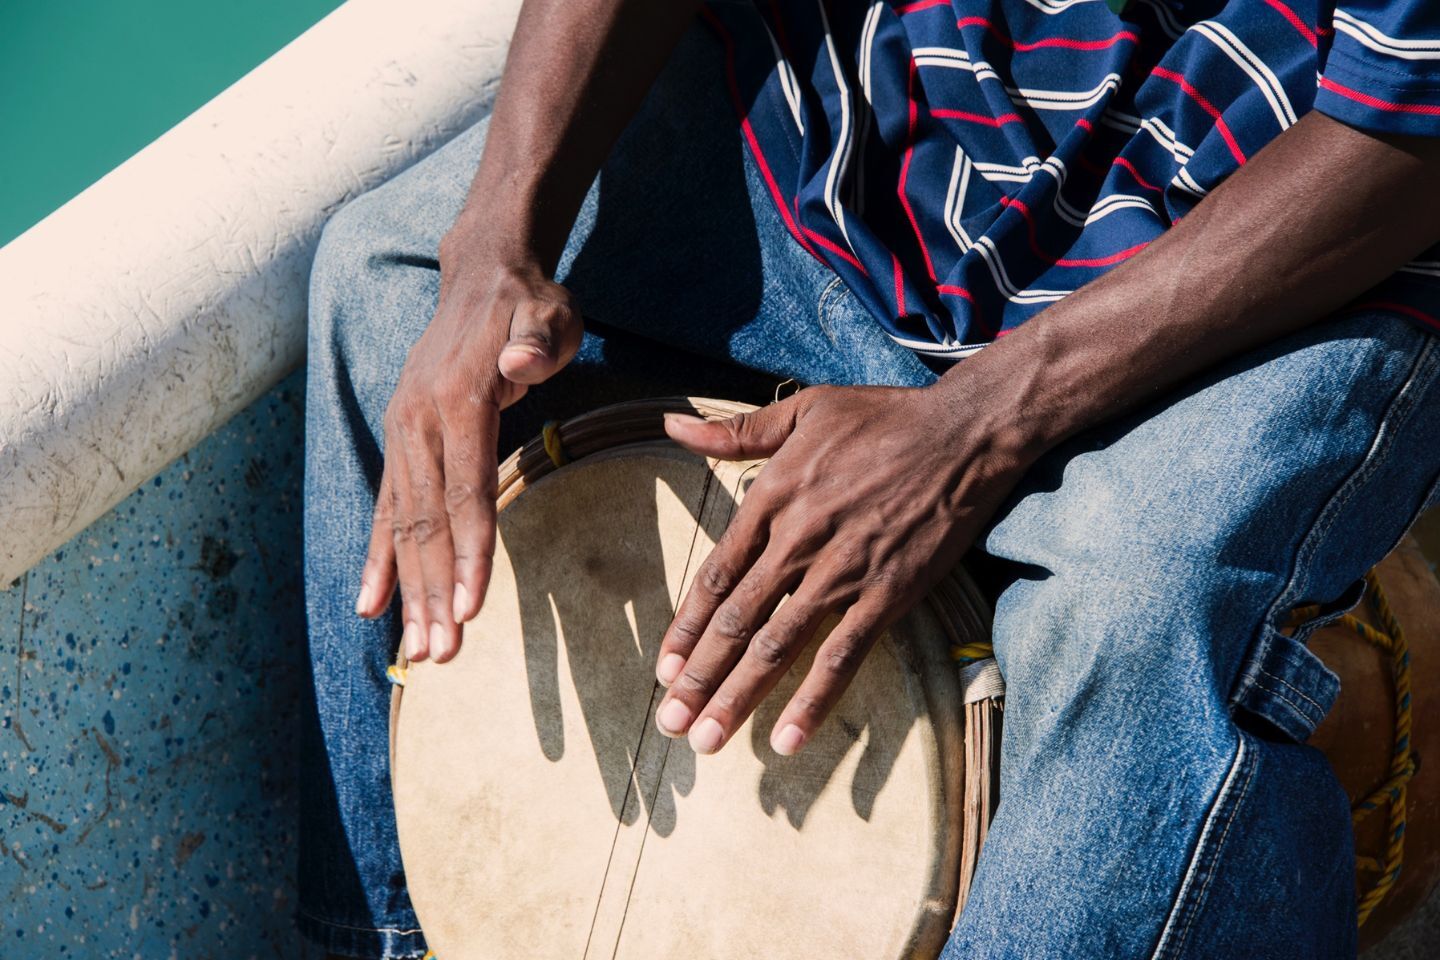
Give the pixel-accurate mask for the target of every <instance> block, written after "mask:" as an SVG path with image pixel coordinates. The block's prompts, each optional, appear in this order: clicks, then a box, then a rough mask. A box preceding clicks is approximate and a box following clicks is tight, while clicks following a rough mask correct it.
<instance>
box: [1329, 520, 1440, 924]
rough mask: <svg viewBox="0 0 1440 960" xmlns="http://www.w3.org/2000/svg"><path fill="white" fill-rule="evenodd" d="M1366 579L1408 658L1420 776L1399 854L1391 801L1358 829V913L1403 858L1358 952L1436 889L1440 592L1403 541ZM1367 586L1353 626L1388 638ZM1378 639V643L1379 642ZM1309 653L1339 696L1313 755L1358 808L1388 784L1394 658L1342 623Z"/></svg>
mask: <svg viewBox="0 0 1440 960" xmlns="http://www.w3.org/2000/svg"><path fill="white" fill-rule="evenodd" d="M1372 578H1373V581H1374V583H1378V585H1379V587H1380V590H1379V593H1380V594H1381V595H1382V596H1383V598H1384V599H1385V600H1386V601H1388V605H1389V608H1390V610H1391V611H1392V613H1393V620H1394V622H1396V623H1398V624H1399V626H1400V627H1401V629H1402V632H1403V634H1404V637H1405V640H1406V644H1407V648H1408V652H1409V670H1408V674H1409V679H1408V686H1409V690H1410V717H1409V722H1410V754H1411V759H1412V760H1414V761H1416V763H1417V765H1418V768H1417V769H1416V771H1415V773H1414V775H1413V776H1412V777H1410V778H1409V779H1408V781H1405V779H1404V778H1403V777H1401V778H1400V781H1401V782H1403V786H1404V795H1403V797H1404V804H1405V809H1404V833H1403V846H1401V847H1399V848H1398V850H1395V848H1392V846H1391V843H1390V837H1391V834H1392V832H1393V823H1394V821H1393V819H1392V816H1393V814H1392V810H1391V808H1390V804H1389V799H1390V798H1389V796H1388V795H1386V796H1384V797H1383V798H1382V799H1381V802H1380V803H1378V804H1377V805H1376V807H1375V809H1373V810H1370V811H1368V812H1366V813H1364V814H1363V815H1362V816H1360V817H1359V819H1358V820H1357V822H1356V825H1355V848H1356V853H1357V854H1358V855H1359V857H1360V865H1359V868H1358V869H1357V871H1356V881H1357V885H1358V889H1359V894H1360V897H1361V904H1362V909H1363V907H1364V906H1365V904H1366V898H1367V896H1370V895H1371V891H1372V890H1374V889H1375V887H1376V884H1378V883H1379V882H1381V880H1382V878H1383V877H1384V876H1385V874H1386V873H1387V872H1388V870H1389V869H1390V867H1389V865H1388V864H1387V863H1386V859H1387V855H1390V854H1391V853H1392V852H1398V853H1399V854H1400V855H1401V858H1402V862H1401V864H1400V873H1399V876H1398V877H1397V878H1396V880H1395V882H1394V884H1393V886H1391V887H1390V888H1389V890H1388V892H1385V893H1384V896H1383V897H1380V898H1374V899H1375V900H1376V901H1377V902H1375V905H1374V907H1373V908H1372V909H1371V910H1370V912H1369V916H1368V919H1366V920H1365V922H1364V923H1363V924H1362V926H1361V927H1360V943H1361V948H1362V949H1364V948H1365V947H1368V946H1370V945H1372V944H1374V943H1377V942H1379V940H1380V938H1381V937H1383V936H1384V935H1385V934H1386V933H1387V932H1389V931H1390V930H1391V929H1392V928H1394V926H1395V925H1396V924H1397V923H1399V921H1400V920H1401V919H1403V918H1404V917H1405V916H1406V915H1407V914H1409V913H1410V912H1411V911H1413V910H1414V909H1415V908H1416V907H1417V906H1419V905H1420V904H1421V903H1423V902H1424V901H1425V900H1426V899H1427V898H1428V897H1429V896H1430V894H1431V893H1432V892H1433V891H1434V890H1435V886H1436V881H1437V879H1440V647H1437V646H1436V644H1437V642H1440V582H1437V581H1436V579H1435V575H1434V573H1432V572H1431V570H1430V567H1429V565H1428V564H1427V563H1426V560H1425V557H1424V556H1423V555H1422V554H1421V553H1420V549H1419V547H1418V546H1417V545H1416V543H1415V541H1414V540H1413V539H1411V538H1410V537H1406V538H1405V539H1404V541H1402V542H1401V544H1400V546H1399V548H1397V549H1396V550H1395V551H1394V552H1393V553H1391V554H1390V556H1389V557H1387V558H1385V560H1383V561H1381V563H1380V564H1379V565H1378V566H1377V567H1376V568H1375V570H1374V572H1373V574H1372ZM1375 601H1376V590H1375V589H1374V586H1373V585H1372V587H1371V590H1370V591H1369V595H1368V596H1367V598H1366V599H1365V600H1364V601H1363V602H1362V603H1361V604H1360V605H1359V606H1358V607H1357V608H1356V609H1355V610H1354V611H1353V614H1354V616H1355V617H1356V618H1357V619H1359V620H1360V621H1362V622H1363V623H1365V624H1368V625H1369V626H1371V627H1372V628H1375V629H1377V630H1379V631H1382V632H1386V633H1389V632H1390V631H1391V630H1392V628H1393V624H1387V623H1386V621H1385V618H1384V617H1383V616H1382V615H1381V611H1380V610H1379V609H1378V608H1377V606H1376V602H1375ZM1377 639H1378V638H1377ZM1310 648H1311V649H1312V650H1314V651H1315V653H1316V654H1318V655H1319V656H1320V658H1321V659H1322V660H1324V661H1325V663H1326V664H1327V665H1328V666H1329V667H1330V669H1332V670H1334V671H1335V672H1336V673H1337V674H1339V676H1340V683H1341V686H1340V696H1339V698H1338V699H1337V700H1336V702H1335V706H1334V708H1333V709H1332V710H1331V711H1330V715H1329V716H1328V717H1326V718H1325V722H1324V723H1322V724H1321V725H1320V728H1319V729H1318V730H1316V731H1315V735H1314V736H1313V737H1312V738H1311V740H1310V742H1311V744H1312V745H1314V746H1316V747H1319V748H1320V749H1321V750H1323V751H1324V752H1325V755H1326V757H1328V758H1329V760H1330V763H1331V765H1332V766H1333V767H1334V768H1335V773H1336V775H1337V776H1338V777H1339V778H1340V782H1341V784H1342V785H1344V787H1345V791H1346V793H1347V794H1349V796H1350V801H1351V804H1352V805H1354V806H1357V807H1358V806H1359V805H1361V804H1362V802H1363V801H1365V800H1366V799H1367V798H1370V797H1371V796H1372V794H1374V793H1375V792H1376V791H1377V789H1378V788H1381V787H1382V786H1383V785H1385V784H1386V783H1387V781H1390V780H1392V766H1393V764H1392V754H1393V746H1394V743H1395V731H1396V724H1397V711H1396V698H1395V691H1396V681H1395V670H1394V667H1395V658H1394V657H1393V656H1392V654H1391V653H1390V652H1389V651H1387V650H1385V649H1382V648H1381V647H1380V646H1378V645H1377V644H1376V643H1372V642H1371V641H1370V640H1367V639H1366V638H1365V636H1363V635H1362V634H1361V632H1360V631H1359V630H1357V628H1356V627H1355V626H1354V625H1352V624H1347V623H1344V622H1339V623H1335V624H1332V625H1330V626H1327V627H1324V628H1322V629H1321V630H1319V631H1317V632H1316V633H1315V635H1314V637H1312V638H1311V640H1310Z"/></svg>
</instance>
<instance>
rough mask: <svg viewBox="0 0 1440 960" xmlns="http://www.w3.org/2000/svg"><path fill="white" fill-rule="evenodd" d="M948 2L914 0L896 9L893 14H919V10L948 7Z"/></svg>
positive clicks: (942, 0) (947, 0) (944, 0)
mask: <svg viewBox="0 0 1440 960" xmlns="http://www.w3.org/2000/svg"><path fill="white" fill-rule="evenodd" d="M948 6H950V0H915V2H914V3H907V4H905V5H904V6H903V7H896V8H895V13H896V14H898V15H899V16H902V17H903V16H905V15H906V14H907V13H919V12H920V11H921V10H929V9H931V8H933V7H948Z"/></svg>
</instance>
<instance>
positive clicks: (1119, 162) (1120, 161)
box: [1112, 157, 1165, 193]
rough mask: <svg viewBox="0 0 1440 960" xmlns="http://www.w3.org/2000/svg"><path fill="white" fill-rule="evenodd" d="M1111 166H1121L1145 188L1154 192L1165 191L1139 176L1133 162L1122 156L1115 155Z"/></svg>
mask: <svg viewBox="0 0 1440 960" xmlns="http://www.w3.org/2000/svg"><path fill="white" fill-rule="evenodd" d="M1112 166H1116V167H1123V168H1124V169H1125V170H1127V171H1129V173H1130V176H1132V177H1134V178H1135V182H1136V183H1138V184H1140V186H1141V187H1143V188H1144V189H1146V190H1154V191H1155V192H1156V193H1164V192H1165V191H1164V190H1161V189H1160V188H1159V187H1157V186H1155V184H1153V183H1151V182H1150V181H1148V180H1146V179H1145V178H1144V177H1142V176H1140V171H1139V170H1136V169H1135V164H1133V163H1131V162H1130V161H1129V160H1126V159H1125V158H1124V157H1116V158H1115V162H1114V163H1113V164H1112Z"/></svg>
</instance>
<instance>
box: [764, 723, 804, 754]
mask: <svg viewBox="0 0 1440 960" xmlns="http://www.w3.org/2000/svg"><path fill="white" fill-rule="evenodd" d="M804 745H805V731H803V730H801V729H800V728H799V727H797V726H795V724H793V723H787V724H785V726H784V727H783V728H782V729H781V731H780V732H779V733H777V734H775V736H773V737H771V738H770V749H772V750H774V751H775V752H776V753H778V754H780V756H782V757H790V756H794V755H795V752H796V751H797V750H799V749H800V748H801V747H803V746H804Z"/></svg>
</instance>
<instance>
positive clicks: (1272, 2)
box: [1265, 0, 1319, 47]
mask: <svg viewBox="0 0 1440 960" xmlns="http://www.w3.org/2000/svg"><path fill="white" fill-rule="evenodd" d="M1265 3H1266V4H1268V5H1269V7H1270V8H1271V9H1272V10H1274V11H1275V12H1276V13H1278V14H1280V16H1282V17H1284V18H1285V19H1286V20H1288V21H1290V26H1292V27H1294V28H1295V29H1296V31H1298V32H1299V34H1300V36H1302V37H1304V38H1305V39H1306V41H1307V42H1308V43H1309V44H1310V46H1312V47H1314V46H1318V45H1319V44H1317V43H1316V40H1315V31H1314V30H1311V29H1310V27H1309V25H1308V24H1306V23H1305V21H1304V20H1301V19H1300V14H1298V13H1296V12H1295V11H1294V10H1291V9H1290V8H1289V7H1287V6H1286V5H1285V4H1284V3H1282V2H1281V0H1265Z"/></svg>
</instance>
